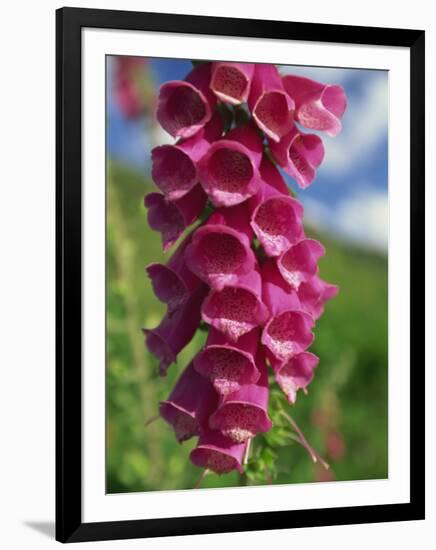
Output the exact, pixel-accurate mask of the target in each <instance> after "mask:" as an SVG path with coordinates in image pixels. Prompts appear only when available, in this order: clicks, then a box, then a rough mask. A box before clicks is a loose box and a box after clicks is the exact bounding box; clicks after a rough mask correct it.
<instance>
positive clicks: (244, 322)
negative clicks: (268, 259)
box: [201, 268, 268, 342]
mask: <svg viewBox="0 0 436 550" xmlns="http://www.w3.org/2000/svg"><path fill="white" fill-rule="evenodd" d="M201 315H202V318H203V321H205V322H206V323H208V324H209V325H211V326H212V327H214V328H215V329H217V330H219V331H221V332H222V333H223V334H225V335H226V337H227V338H228V339H229V340H231V341H232V342H236V341H237V340H238V339H239V338H240V337H241V336H243V335H244V334H247V333H248V332H250V331H251V330H253V329H254V328H256V327H259V326H260V327H261V326H263V325H264V324H265V323H266V321H267V319H268V309H267V308H266V306H265V305H264V304H263V302H262V281H261V277H260V274H259V271H258V268H253V270H252V271H250V272H249V273H247V274H246V275H241V276H240V277H239V279H238V282H237V283H236V284H233V285H232V286H225V287H224V288H223V289H222V290H211V291H210V293H209V295H208V296H207V298H206V299H205V300H204V302H203V307H202V310H201Z"/></svg>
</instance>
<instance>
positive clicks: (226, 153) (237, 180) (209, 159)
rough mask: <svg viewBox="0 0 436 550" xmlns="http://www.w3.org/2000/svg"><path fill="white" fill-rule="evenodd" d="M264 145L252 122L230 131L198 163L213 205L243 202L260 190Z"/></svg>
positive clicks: (201, 180)
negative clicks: (260, 166) (260, 168)
mask: <svg viewBox="0 0 436 550" xmlns="http://www.w3.org/2000/svg"><path fill="white" fill-rule="evenodd" d="M262 151H263V144H262V140H261V138H260V136H259V134H258V133H257V131H256V129H255V128H254V127H253V126H251V125H245V126H239V127H237V128H234V129H233V130H230V132H228V133H227V134H226V135H225V136H224V137H223V138H222V139H220V140H218V141H215V142H214V143H213V144H212V145H211V146H210V148H209V150H208V151H207V153H206V154H205V155H204V156H203V158H202V159H201V160H200V162H199V163H198V171H199V177H200V182H201V184H202V186H203V188H204V190H205V191H206V193H207V194H208V196H209V198H210V200H211V202H212V203H213V205H214V206H217V207H220V206H233V205H235V204H239V203H241V202H244V201H245V200H246V199H248V198H249V197H251V196H253V195H254V194H255V193H256V192H257V191H258V189H259V185H260V175H259V165H260V161H261V159H262Z"/></svg>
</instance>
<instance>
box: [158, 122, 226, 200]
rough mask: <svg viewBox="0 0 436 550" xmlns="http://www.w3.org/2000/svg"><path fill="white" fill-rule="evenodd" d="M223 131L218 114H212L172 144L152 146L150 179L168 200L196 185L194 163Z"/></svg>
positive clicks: (175, 198) (176, 197)
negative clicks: (194, 131)
mask: <svg viewBox="0 0 436 550" xmlns="http://www.w3.org/2000/svg"><path fill="white" fill-rule="evenodd" d="M222 131H223V125H222V122H221V117H220V116H219V114H218V113H215V115H214V116H213V117H212V119H211V120H210V122H208V123H207V124H206V126H204V127H203V128H200V129H199V130H198V132H197V133H196V134H195V135H193V136H192V137H190V138H188V139H182V140H180V141H178V142H177V143H176V144H175V145H160V146H159V147H155V148H154V149H152V151H151V160H152V163H153V165H152V170H151V174H152V178H153V181H154V182H155V184H156V185H157V186H158V187H159V189H160V190H161V191H162V192H163V193H164V194H165V195H166V197H167V198H168V199H170V200H177V199H180V198H182V197H184V196H185V195H186V194H187V193H189V192H190V191H191V190H192V189H193V188H194V186H196V185H197V183H198V170H197V162H198V161H199V160H200V159H201V157H203V156H204V155H205V153H206V152H207V151H208V149H209V147H210V145H211V143H213V142H214V141H216V140H217V139H218V138H219V137H220V136H221V134H222Z"/></svg>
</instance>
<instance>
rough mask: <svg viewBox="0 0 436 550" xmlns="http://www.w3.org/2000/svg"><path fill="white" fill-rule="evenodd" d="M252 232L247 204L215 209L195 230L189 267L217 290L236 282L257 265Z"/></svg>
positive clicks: (188, 255) (189, 248)
mask: <svg viewBox="0 0 436 550" xmlns="http://www.w3.org/2000/svg"><path fill="white" fill-rule="evenodd" d="M252 235H253V231H252V230H251V227H250V224H249V221H248V212H247V209H246V207H245V205H238V206H235V207H232V208H226V209H221V210H216V211H215V212H214V213H213V214H212V215H211V216H210V218H209V219H208V220H207V222H206V224H205V225H203V226H201V227H199V228H198V229H197V230H196V231H195V232H194V233H193V236H192V243H191V245H190V246H189V247H188V249H187V251H186V262H187V264H188V266H189V269H191V271H193V272H194V273H195V274H196V275H197V276H198V277H199V278H200V279H201V280H202V281H204V282H205V283H207V284H208V285H210V286H211V287H212V288H213V289H215V290H221V289H222V288H223V287H224V286H225V285H229V284H235V283H237V282H238V280H239V277H240V276H242V275H244V274H246V273H249V272H250V271H251V270H252V269H253V267H254V265H255V261H256V259H255V256H254V253H253V251H252V249H251V247H250V243H251V239H252Z"/></svg>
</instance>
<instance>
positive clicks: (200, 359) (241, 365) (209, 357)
mask: <svg viewBox="0 0 436 550" xmlns="http://www.w3.org/2000/svg"><path fill="white" fill-rule="evenodd" d="M258 344H259V330H258V329H253V330H251V331H250V332H248V333H247V334H244V335H243V336H241V337H240V338H239V339H238V341H237V342H229V340H228V339H227V338H226V337H225V335H224V334H223V333H222V332H220V331H218V330H215V329H214V328H212V327H211V328H210V329H209V336H208V339H207V342H206V345H205V347H204V348H203V350H201V351H200V353H199V354H198V355H197V357H196V358H195V359H194V367H195V368H196V369H197V371H198V372H199V373H201V374H202V375H203V376H205V377H207V378H209V379H210V380H211V382H212V384H213V386H214V387H215V389H216V391H217V392H218V393H220V394H221V395H227V394H229V393H232V392H234V391H237V390H239V388H240V387H241V385H244V384H253V383H254V382H257V380H258V379H259V376H260V373H259V371H258V369H257V367H256V364H255V360H254V358H255V357H256V352H257V347H258Z"/></svg>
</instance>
